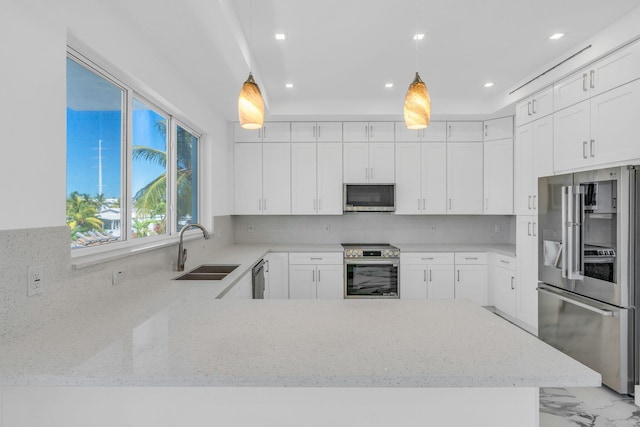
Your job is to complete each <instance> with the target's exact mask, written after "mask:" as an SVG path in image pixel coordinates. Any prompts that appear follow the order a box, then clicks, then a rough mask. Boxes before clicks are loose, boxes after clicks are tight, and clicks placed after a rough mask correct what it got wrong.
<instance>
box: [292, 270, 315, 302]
mask: <svg viewBox="0 0 640 427" xmlns="http://www.w3.org/2000/svg"><path fill="white" fill-rule="evenodd" d="M315 298H316V266H315V265H289V299H315Z"/></svg>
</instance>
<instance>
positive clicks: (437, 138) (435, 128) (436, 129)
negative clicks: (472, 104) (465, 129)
mask: <svg viewBox="0 0 640 427" xmlns="http://www.w3.org/2000/svg"><path fill="white" fill-rule="evenodd" d="M420 132H422V138H421V139H422V142H446V141H447V122H429V126H428V127H427V128H426V129H422V130H421V131H420Z"/></svg>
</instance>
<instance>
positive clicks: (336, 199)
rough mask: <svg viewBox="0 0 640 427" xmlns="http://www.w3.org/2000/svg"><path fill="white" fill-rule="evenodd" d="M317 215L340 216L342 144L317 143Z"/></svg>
mask: <svg viewBox="0 0 640 427" xmlns="http://www.w3.org/2000/svg"><path fill="white" fill-rule="evenodd" d="M317 156H318V163H317V190H318V197H317V198H318V202H317V203H318V206H317V208H318V214H320V215H342V143H340V142H323V143H318V151H317Z"/></svg>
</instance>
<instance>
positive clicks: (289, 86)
mask: <svg viewBox="0 0 640 427" xmlns="http://www.w3.org/2000/svg"><path fill="white" fill-rule="evenodd" d="M284 86H285V87H286V88H287V89H291V88H293V83H287V84H285V85H284Z"/></svg>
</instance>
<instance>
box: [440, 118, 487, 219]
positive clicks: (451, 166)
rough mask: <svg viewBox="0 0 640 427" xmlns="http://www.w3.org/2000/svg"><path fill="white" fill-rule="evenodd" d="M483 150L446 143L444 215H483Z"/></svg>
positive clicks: (478, 146) (468, 144) (479, 146)
mask: <svg viewBox="0 0 640 427" xmlns="http://www.w3.org/2000/svg"><path fill="white" fill-rule="evenodd" d="M480 130H481V131H482V126H481V127H480ZM482 151H483V148H482V143H477V142H454V143H447V199H448V205H447V213H450V214H482V211H483V209H482V207H483V183H482V181H483V178H482V177H483V174H482V169H483V161H482Z"/></svg>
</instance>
